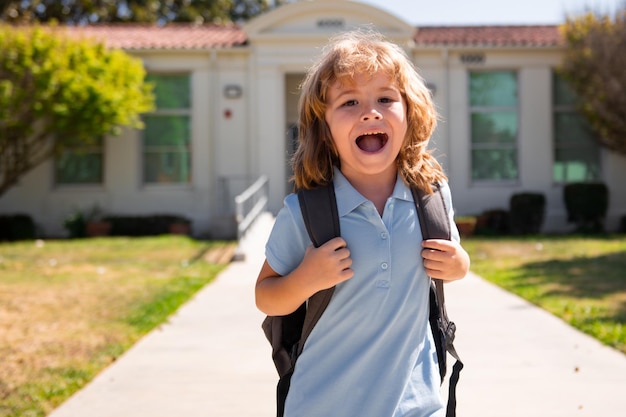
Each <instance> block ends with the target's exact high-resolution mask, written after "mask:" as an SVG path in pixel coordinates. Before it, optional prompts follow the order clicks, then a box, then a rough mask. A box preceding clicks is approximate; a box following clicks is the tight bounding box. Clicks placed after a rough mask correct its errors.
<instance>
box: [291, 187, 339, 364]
mask: <svg viewBox="0 0 626 417" xmlns="http://www.w3.org/2000/svg"><path fill="white" fill-rule="evenodd" d="M298 201H299V202H300V210H301V211H302V217H303V219H304V224H305V226H306V230H307V232H308V233H309V237H310V238H311V241H312V242H313V245H314V246H315V247H316V248H319V247H320V246H322V245H323V244H324V243H326V242H328V241H329V240H331V239H333V238H335V237H338V236H341V230H340V228H339V213H338V211H337V198H336V197H335V186H334V184H333V182H332V181H331V182H330V183H328V184H327V185H324V186H321V187H317V188H314V189H309V190H299V191H298ZM329 216H330V218H329ZM334 291H335V287H332V288H329V289H326V290H322V291H319V292H317V293H315V294H313V295H312V296H311V297H310V298H309V300H308V305H307V310H306V316H305V318H304V324H303V326H302V336H301V337H300V343H299V344H298V350H297V353H296V357H297V356H299V355H300V353H301V352H302V349H303V348H304V343H305V342H306V340H307V338H308V337H309V334H311V331H312V330H313V328H314V327H315V325H316V324H317V322H318V320H319V319H320V317H322V314H323V313H324V310H326V307H327V306H328V303H329V302H330V299H331V298H332V296H333V292H334Z"/></svg>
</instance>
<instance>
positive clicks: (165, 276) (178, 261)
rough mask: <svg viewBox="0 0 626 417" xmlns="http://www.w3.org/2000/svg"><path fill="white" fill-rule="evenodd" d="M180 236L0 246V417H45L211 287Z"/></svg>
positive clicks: (195, 246)
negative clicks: (190, 299) (202, 291)
mask: <svg viewBox="0 0 626 417" xmlns="http://www.w3.org/2000/svg"><path fill="white" fill-rule="evenodd" d="M232 246H233V243H232V242H211V243H208V242H198V241H194V240H193V239H189V238H186V237H181V236H162V237H150V238H134V239H131V238H102V239H79V240H59V241H45V242H42V241H39V242H33V241H28V242H19V243H0V358H1V363H2V366H0V417H9V416H11V417H18V416H19V417H36V416H37V417H38V416H45V415H46V414H48V413H49V412H50V411H51V410H52V409H53V408H55V407H56V406H58V405H59V404H61V403H62V402H63V401H64V400H65V399H67V398H68V397H69V396H70V395H71V394H72V393H74V392H75V391H76V390H78V389H79V388H81V387H82V386H83V385H85V384H86V383H87V382H88V381H89V380H90V379H92V378H93V377H94V376H95V375H96V374H97V373H98V372H99V371H100V370H102V369H103V368H104V367H106V366H107V365H109V364H110V363H111V362H113V361H115V360H116V358H117V357H118V356H119V355H121V354H122V353H123V352H124V351H125V350H126V349H128V348H129V347H130V346H132V345H133V344H134V343H135V342H136V341H137V340H138V339H139V338H140V337H142V336H143V335H145V334H146V333H147V332H148V331H150V330H151V329H153V328H154V327H156V326H158V325H160V324H161V323H163V322H164V321H166V320H167V317H168V316H169V315H170V314H171V313H173V312H174V311H176V309H177V308H178V307H179V306H180V305H181V304H183V303H184V302H185V301H187V300H188V299H189V298H190V297H191V296H192V295H193V294H195V293H196V292H197V291H198V290H199V289H200V288H202V287H203V286H205V285H206V284H208V283H209V282H211V281H212V280H213V279H214V277H215V276H216V274H217V273H218V272H219V271H220V270H221V269H222V268H223V266H224V264H217V263H212V262H207V261H205V260H204V255H205V253H207V252H209V253H215V252H216V251H220V248H222V250H223V248H225V247H227V248H231V247H232Z"/></svg>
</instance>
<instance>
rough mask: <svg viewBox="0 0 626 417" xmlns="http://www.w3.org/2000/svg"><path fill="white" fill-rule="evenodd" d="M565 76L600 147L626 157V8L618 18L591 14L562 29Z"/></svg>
mask: <svg viewBox="0 0 626 417" xmlns="http://www.w3.org/2000/svg"><path fill="white" fill-rule="evenodd" d="M561 29H562V31H563V35H564V39H565V43H566V45H565V46H566V50H565V57H564V60H563V65H562V67H561V73H562V75H563V76H564V77H565V79H566V80H567V81H568V82H569V84H570V86H571V87H572V89H573V90H574V92H576V94H577V95H578V97H579V99H580V105H579V109H580V111H581V113H582V114H583V115H584V116H585V117H586V119H587V120H588V121H589V123H590V125H591V127H592V128H593V130H594V131H595V133H596V135H594V136H595V137H596V139H597V140H598V141H599V143H600V144H601V145H602V146H604V147H606V148H608V149H610V150H612V151H615V152H618V153H620V154H623V155H626V5H624V6H622V7H621V8H620V9H618V10H617V11H616V12H615V14H614V15H612V16H611V15H605V16H598V15H596V14H594V13H587V14H585V15H583V16H581V17H578V18H570V19H568V20H567V21H566V23H565V24H564V25H563V26H562V28H561Z"/></svg>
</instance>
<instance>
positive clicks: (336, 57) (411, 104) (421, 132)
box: [291, 31, 446, 192]
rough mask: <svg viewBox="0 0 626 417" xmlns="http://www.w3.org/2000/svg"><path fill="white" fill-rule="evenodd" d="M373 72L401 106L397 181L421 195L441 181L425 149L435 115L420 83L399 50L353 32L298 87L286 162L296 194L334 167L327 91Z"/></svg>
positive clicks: (336, 157)
mask: <svg viewBox="0 0 626 417" xmlns="http://www.w3.org/2000/svg"><path fill="white" fill-rule="evenodd" d="M379 71H383V72H385V73H387V74H388V75H389V77H390V78H391V79H392V80H393V81H394V82H395V84H396V86H397V87H398V89H399V90H400V93H401V94H402V97H403V98H404V100H405V102H406V111H407V115H406V116H407V134H406V137H405V138H404V144H403V146H402V149H401V150H400V153H399V154H398V157H397V159H396V164H397V167H398V172H399V173H400V176H401V177H402V179H403V180H404V181H405V182H406V183H407V184H409V185H415V186H417V187H419V188H420V189H422V190H424V191H426V192H432V188H431V185H432V184H434V183H438V182H441V181H444V180H446V176H445V174H444V172H443V169H442V168H441V165H440V164H439V163H438V162H437V160H436V159H435V158H434V157H433V156H432V155H431V154H430V152H429V151H428V150H427V149H426V147H427V146H428V142H429V140H430V136H431V135H432V133H433V131H434V130H435V126H436V125H437V112H436V110H435V106H434V104H433V102H432V98H431V93H430V91H429V89H428V88H427V87H426V85H425V83H424V80H423V79H422V77H421V76H420V75H419V74H418V73H417V71H416V70H415V67H414V66H413V64H412V63H411V61H410V60H409V58H408V57H407V55H406V53H405V52H404V51H403V50H402V49H401V48H400V47H399V46H397V45H395V44H393V43H390V42H388V41H385V40H384V39H383V38H382V36H381V35H380V34H378V33H375V32H363V31H353V32H348V33H344V34H341V35H339V36H338V37H337V38H335V39H333V40H332V41H331V43H330V44H329V45H328V46H327V47H326V48H325V50H324V53H323V54H322V56H321V58H320V59H319V60H318V61H317V63H316V64H314V65H313V66H312V67H311V68H310V69H309V71H308V73H307V75H306V78H305V79H304V82H303V83H302V86H301V89H302V93H301V96H300V101H299V103H298V109H299V124H298V144H299V146H298V149H297V150H296V152H295V154H294V156H293V158H292V161H291V164H292V168H293V172H294V176H293V181H294V183H295V187H296V189H299V188H303V189H309V188H315V187H317V186H320V185H325V184H327V183H328V182H329V181H330V180H332V178H333V167H334V166H335V165H336V166H340V165H339V154H338V153H337V149H336V148H335V145H334V142H333V139H332V136H331V134H330V129H329V128H328V125H327V123H326V120H325V112H326V105H327V104H326V100H327V92H328V89H329V87H330V86H331V85H332V84H333V83H334V82H335V81H338V80H342V79H352V78H354V75H355V74H356V73H360V72H365V73H367V74H370V75H373V74H375V73H377V72H379Z"/></svg>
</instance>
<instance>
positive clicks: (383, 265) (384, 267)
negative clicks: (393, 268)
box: [380, 262, 389, 269]
mask: <svg viewBox="0 0 626 417" xmlns="http://www.w3.org/2000/svg"><path fill="white" fill-rule="evenodd" d="M380 267H381V268H382V269H387V268H389V264H388V263H387V262H383V263H382V264H380Z"/></svg>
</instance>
